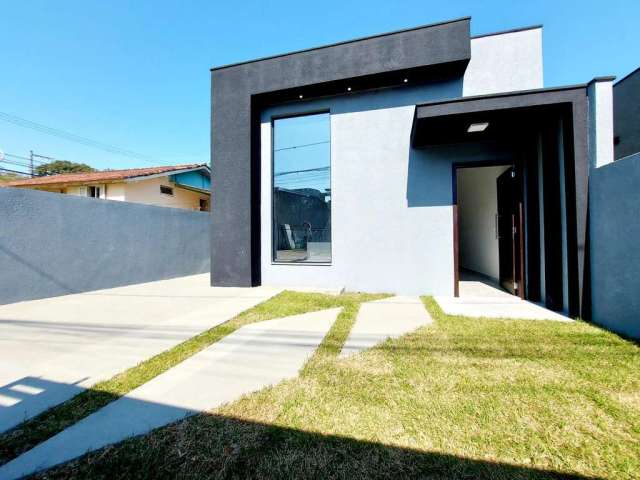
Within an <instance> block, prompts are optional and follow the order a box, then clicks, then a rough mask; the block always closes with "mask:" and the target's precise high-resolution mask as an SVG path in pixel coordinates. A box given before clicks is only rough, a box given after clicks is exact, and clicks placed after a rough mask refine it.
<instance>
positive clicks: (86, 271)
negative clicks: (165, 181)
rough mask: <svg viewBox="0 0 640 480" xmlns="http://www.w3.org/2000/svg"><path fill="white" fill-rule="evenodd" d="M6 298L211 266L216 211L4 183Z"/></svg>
mask: <svg viewBox="0 0 640 480" xmlns="http://www.w3.org/2000/svg"><path fill="white" fill-rule="evenodd" d="M0 219H2V221H1V222H0V304H5V303H12V302H19V301H24V300H33V299H37V298H45V297H52V296H57V295H66V294H70V293H78V292H86V291H90V290H97V289H102V288H110V287H117V286H121V285H128V284H133V283H141V282H149V281H154V280H163V279H167V278H173V277H180V276H185V275H192V274H198V273H205V272H207V271H208V270H209V258H210V257H209V244H208V238H209V230H210V220H209V214H207V213H204V212H191V211H188V210H179V209H174V208H163V207H154V206H148V205H140V204H133V203H124V202H115V201H109V200H98V199H91V198H82V197H74V196H71V195H61V194H58V193H48V192H38V191H35V190H26V189H17V188H0Z"/></svg>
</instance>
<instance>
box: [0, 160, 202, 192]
mask: <svg viewBox="0 0 640 480" xmlns="http://www.w3.org/2000/svg"><path fill="white" fill-rule="evenodd" d="M204 166H206V164H204V163H192V164H187V165H171V166H162V167H148V168H130V169H127V170H106V171H104V172H87V173H62V174H59V175H47V176H44V177H34V178H28V179H25V180H14V181H11V182H7V183H4V184H3V185H2V186H4V187H28V186H41V185H60V184H72V183H94V182H113V181H117V180H126V179H128V178H134V177H144V176H147V175H157V174H159V173H170V172H174V171H176V170H186V169H190V168H198V167H204Z"/></svg>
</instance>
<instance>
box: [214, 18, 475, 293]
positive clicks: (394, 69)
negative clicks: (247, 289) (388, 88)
mask: <svg viewBox="0 0 640 480" xmlns="http://www.w3.org/2000/svg"><path fill="white" fill-rule="evenodd" d="M469 23H470V22H469V18H464V19H459V20H453V21H451V22H447V23H441V24H436V25H431V26H427V27H419V28H417V29H411V30H407V31H401V32H395V33H390V34H384V35H383V36H375V37H367V38H365V39H361V40H355V41H351V42H343V43H340V44H335V45H331V46H327V47H320V48H318V49H311V50H304V51H301V52H297V53H293V54H288V55H284V56H276V57H270V58H267V59H263V60H258V61H253V62H248V63H241V64H236V65H232V66H228V67H225V68H218V69H215V70H212V72H211V79H212V87H211V88H212V109H211V117H212V123H211V165H212V198H213V201H212V205H213V209H212V210H213V215H212V219H213V220H212V222H213V229H212V235H211V252H212V262H211V267H212V268H211V281H212V284H213V285H218V286H251V285H255V284H259V282H260V268H261V265H260V254H261V253H260V152H259V146H260V137H259V133H260V132H259V112H260V110H261V109H262V108H263V106H264V105H265V104H267V103H271V104H274V103H284V102H288V101H294V100H296V99H297V97H298V95H299V94H304V96H305V99H308V98H310V97H311V96H320V95H327V94H333V95H335V94H336V92H338V91H341V92H344V91H345V90H346V88H344V89H341V88H339V87H340V85H341V83H340V82H346V81H352V80H354V79H357V80H359V81H365V80H366V82H367V85H368V88H372V86H373V87H375V86H376V82H377V86H378V87H379V86H381V85H380V84H381V82H383V83H384V82H390V81H393V79H394V76H396V77H398V78H402V77H401V76H402V75H406V74H407V72H413V73H415V75H416V76H418V74H419V73H421V74H424V73H425V70H426V69H427V68H428V69H429V70H428V74H429V75H430V76H433V75H434V74H435V73H439V74H448V75H457V76H460V75H462V73H463V71H464V68H465V67H466V64H467V63H468V61H469V59H470V57H471V41H470V38H469ZM400 82H401V80H400ZM334 87H335V88H334Z"/></svg>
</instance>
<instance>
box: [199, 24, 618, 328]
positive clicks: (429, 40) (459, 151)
mask: <svg viewBox="0 0 640 480" xmlns="http://www.w3.org/2000/svg"><path fill="white" fill-rule="evenodd" d="M470 21H471V19H470V18H462V19H458V20H452V21H448V22H443V23H438V24H433V25H427V26H423V27H418V28H413V29H409V30H403V31H398V32H392V33H386V34H382V35H376V36H373V37H367V38H362V39H358V40H352V41H346V42H342V43H338V44H334V45H328V46H324V47H318V48H311V49H308V50H303V51H298V52H293V53H289V54H284V55H277V56H273V57H268V58H263V59H258V60H252V61H247V62H243V63H237V64H233V65H227V66H222V67H217V68H213V69H212V71H211V76H212V130H211V135H212V166H213V167H212V182H213V184H214V185H215V187H214V189H213V191H212V195H213V202H214V203H215V205H216V208H215V209H213V213H212V221H213V229H212V240H211V249H212V269H211V282H212V285H217V286H251V285H259V284H263V285H284V286H286V285H299V286H309V287H324V288H343V287H344V288H346V289H349V290H359V291H371V292H395V293H403V294H438V295H449V296H454V295H458V291H459V283H460V277H461V275H462V276H464V275H466V274H471V275H480V276H483V277H488V278H493V279H495V281H497V282H500V283H501V284H502V286H503V287H504V288H505V289H506V290H508V291H510V292H511V293H512V294H514V295H517V296H519V297H521V298H524V299H529V300H532V301H537V302H542V303H543V304H545V305H546V306H547V307H549V308H552V309H555V310H560V311H565V312H567V313H569V314H571V315H579V314H581V312H583V309H584V308H585V306H586V304H588V299H587V298H586V296H587V295H588V288H586V285H588V279H587V275H588V268H585V267H586V266H587V265H588V262H589V260H588V249H587V247H586V242H587V189H588V179H589V172H590V169H592V168H595V167H597V166H600V165H603V164H605V163H608V162H611V161H612V160H613V130H612V128H613V127H612V116H613V114H612V81H613V78H611V77H606V78H596V79H593V80H590V81H589V82H588V83H584V84H579V85H570V86H560V87H551V88H544V85H543V55H542V27H540V26H534V27H527V28H522V29H517V30H510V31H505V32H499V33H492V34H487V35H480V36H474V37H472V36H471V35H470ZM585 279H586V280H585ZM585 292H586V293H585Z"/></svg>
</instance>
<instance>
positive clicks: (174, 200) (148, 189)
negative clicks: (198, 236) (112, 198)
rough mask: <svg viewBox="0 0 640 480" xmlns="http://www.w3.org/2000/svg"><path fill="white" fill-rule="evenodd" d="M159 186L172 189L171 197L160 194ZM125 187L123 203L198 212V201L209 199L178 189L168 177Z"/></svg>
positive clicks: (202, 195)
mask: <svg viewBox="0 0 640 480" xmlns="http://www.w3.org/2000/svg"><path fill="white" fill-rule="evenodd" d="M160 185H166V186H167V187H171V188H173V195H165V194H163V193H160ZM124 186H125V201H127V202H135V203H144V204H147V205H156V206H160V207H173V208H185V209H188V210H199V208H200V203H199V202H200V199H201V198H202V199H206V200H208V199H209V196H208V195H204V194H199V193H196V192H192V191H190V190H185V189H184V188H178V187H176V186H175V185H174V184H173V183H171V182H170V181H169V178H168V177H158V178H151V179H149V180H138V181H133V182H127V183H125V184H124Z"/></svg>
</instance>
